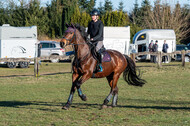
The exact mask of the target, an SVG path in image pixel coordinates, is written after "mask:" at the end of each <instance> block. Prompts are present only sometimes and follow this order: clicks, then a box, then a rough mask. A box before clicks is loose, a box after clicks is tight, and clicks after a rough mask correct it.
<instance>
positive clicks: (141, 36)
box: [137, 34, 146, 41]
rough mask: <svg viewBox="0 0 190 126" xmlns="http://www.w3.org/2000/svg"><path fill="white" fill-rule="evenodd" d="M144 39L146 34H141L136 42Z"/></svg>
mask: <svg viewBox="0 0 190 126" xmlns="http://www.w3.org/2000/svg"><path fill="white" fill-rule="evenodd" d="M145 39H146V34H142V35H140V36H139V37H138V39H137V41H140V40H145Z"/></svg>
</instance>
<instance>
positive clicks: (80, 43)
mask: <svg viewBox="0 0 190 126" xmlns="http://www.w3.org/2000/svg"><path fill="white" fill-rule="evenodd" d="M75 46H76V47H75V52H77V57H78V58H83V57H84V56H86V55H88V54H89V53H90V49H89V46H88V45H87V43H86V42H85V40H84V39H83V38H82V37H79V38H78V39H76V45H75Z"/></svg>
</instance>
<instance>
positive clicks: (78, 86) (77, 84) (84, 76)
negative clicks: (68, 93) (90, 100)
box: [76, 72, 92, 101]
mask: <svg viewBox="0 0 190 126" xmlns="http://www.w3.org/2000/svg"><path fill="white" fill-rule="evenodd" d="M91 76H92V74H91V73H89V72H86V73H85V74H83V75H82V77H81V78H80V80H79V81H77V82H76V87H77V91H78V95H79V97H80V98H81V99H82V100H83V101H86V100H87V97H86V95H85V94H83V93H82V90H81V88H80V86H81V85H82V84H83V83H84V82H85V81H86V80H88V79H89V78H91Z"/></svg>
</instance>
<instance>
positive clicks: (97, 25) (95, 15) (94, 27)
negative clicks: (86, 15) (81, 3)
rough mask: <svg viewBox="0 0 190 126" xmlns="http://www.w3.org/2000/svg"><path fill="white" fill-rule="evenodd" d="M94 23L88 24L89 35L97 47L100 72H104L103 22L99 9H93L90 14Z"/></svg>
mask: <svg viewBox="0 0 190 126" xmlns="http://www.w3.org/2000/svg"><path fill="white" fill-rule="evenodd" d="M90 16H91V19H92V21H90V22H89V24H88V34H90V41H91V42H92V43H93V44H95V45H96V54H97V59H98V61H97V62H98V66H99V68H98V70H99V72H102V71H103V67H102V64H101V63H102V58H101V51H100V49H101V48H102V47H103V31H104V25H103V22H102V21H101V20H100V19H99V16H100V12H99V11H98V10H97V9H93V10H92V12H91V13H90Z"/></svg>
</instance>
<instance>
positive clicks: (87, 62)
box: [60, 24, 146, 110]
mask: <svg viewBox="0 0 190 126" xmlns="http://www.w3.org/2000/svg"><path fill="white" fill-rule="evenodd" d="M86 34H87V33H86V32H85V28H84V27H82V26H78V27H76V26H74V25H73V24H71V25H67V30H66V31H65V35H64V36H63V38H62V39H61V41H60V46H61V47H65V46H67V45H72V46H73V48H74V52H75V54H74V55H75V59H74V61H73V63H72V68H73V72H72V87H71V90H70V95H69V98H68V101H67V102H66V104H65V105H64V106H63V107H62V109H65V110H68V109H69V108H70V106H71V104H72V100H73V95H74V93H75V90H76V89H77V91H78V95H79V97H80V98H81V99H82V100H83V101H86V100H87V97H86V95H85V94H83V92H82V90H81V85H82V84H83V83H84V82H85V81H87V80H88V79H90V78H103V77H106V78H107V81H108V83H109V86H110V88H111V90H110V92H109V95H108V96H107V97H106V98H105V100H104V102H103V104H102V106H101V108H107V106H108V103H109V102H110V100H112V105H111V107H116V106H117V99H118V87H117V82H118V79H119V77H120V75H121V74H122V73H123V78H124V80H125V81H126V82H127V83H128V84H129V85H133V86H140V87H142V86H143V85H144V84H145V83H146V81H145V80H144V79H141V77H140V75H141V74H140V73H139V74H137V70H136V65H135V63H134V61H133V60H132V59H131V58H130V57H128V56H127V55H123V54H121V53H120V52H119V51H116V50H109V49H108V50H106V52H107V53H108V54H109V55H110V58H111V61H109V62H102V66H103V71H102V72H96V73H94V69H95V68H96V64H97V60H96V59H95V58H94V57H93V55H92V51H91V46H89V45H90V44H89V43H91V42H90V41H87V40H88V39H87V37H86ZM112 97H113V98H112Z"/></svg>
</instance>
